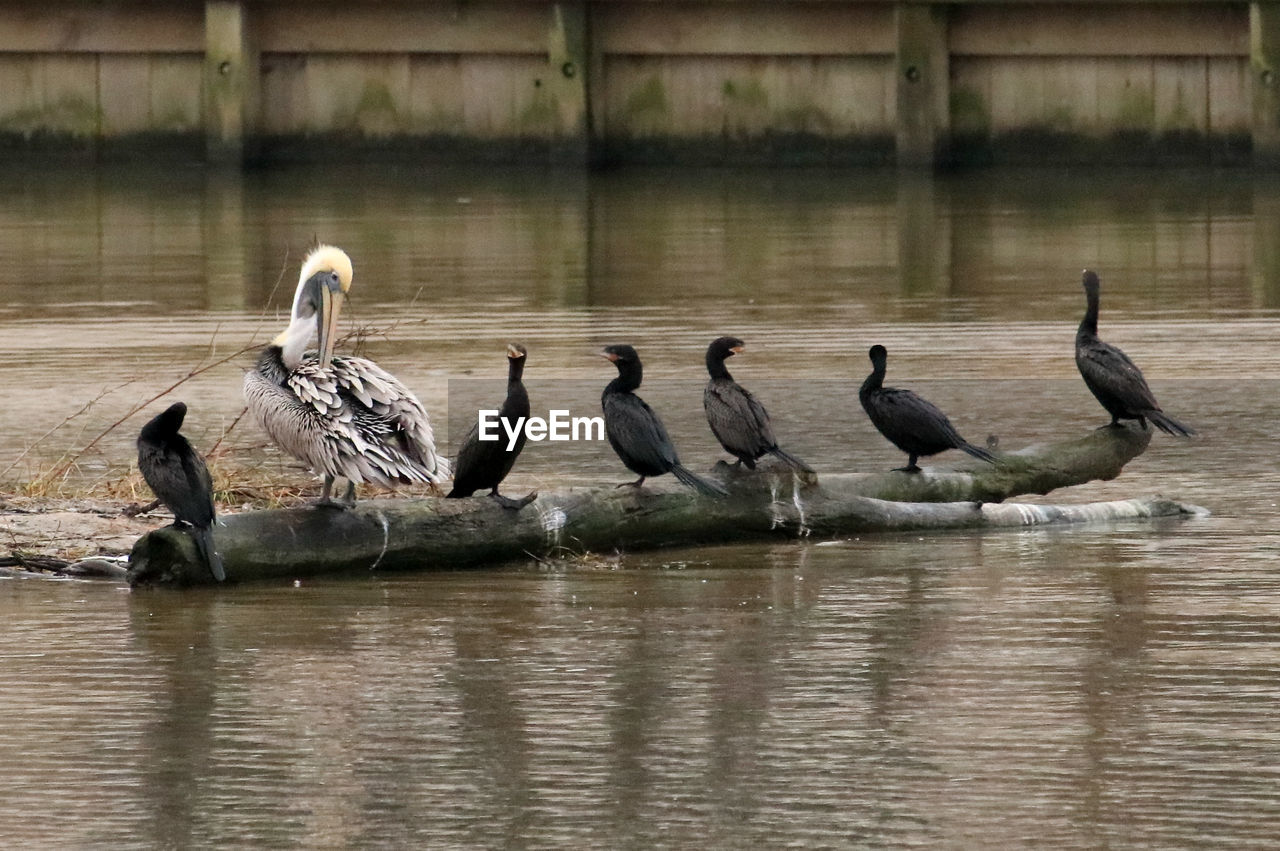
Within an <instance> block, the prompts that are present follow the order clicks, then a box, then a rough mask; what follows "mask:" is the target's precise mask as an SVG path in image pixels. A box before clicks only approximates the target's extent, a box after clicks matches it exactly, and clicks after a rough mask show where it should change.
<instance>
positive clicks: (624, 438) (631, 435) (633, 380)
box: [600, 346, 727, 496]
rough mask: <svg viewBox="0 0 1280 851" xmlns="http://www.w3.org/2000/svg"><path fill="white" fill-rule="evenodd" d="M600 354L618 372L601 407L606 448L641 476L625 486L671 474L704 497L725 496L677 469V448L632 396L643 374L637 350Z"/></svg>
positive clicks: (609, 350) (644, 405)
mask: <svg viewBox="0 0 1280 851" xmlns="http://www.w3.org/2000/svg"><path fill="white" fill-rule="evenodd" d="M600 354H601V356H602V357H605V358H608V359H609V360H611V361H613V364H614V366H616V367H617V368H618V377H617V378H615V379H613V380H612V381H610V382H609V384H608V386H607V387H605V388H604V394H603V395H602V396H601V397H600V406H601V407H602V408H603V409H604V432H605V436H606V437H608V438H609V445H610V446H612V447H613V451H614V452H616V453H618V457H619V458H621V459H622V463H623V464H626V465H627V469H629V470H631V472H633V473H637V474H639V476H640V478H639V479H637V480H636V481H634V482H628V483H627V484H630V485H632V486H634V487H639V486H640V485H642V484H644V480H645V479H646V478H648V477H649V476H661V475H662V474H663V473H672V474H674V475H675V477H676V478H677V479H679V480H680V481H681V482H683V483H684V484H686V485H688V486H689V487H691V488H695V489H697V490H698V491H700V492H702V493H704V494H708V495H711V496H725V495H726V494H727V491H725V490H724V488H722V487H720V486H719V485H717V484H715V483H714V482H709V481H707V480H706V479H704V478H702V477H701V476H698V475H696V474H694V473H692V472H691V471H689V470H687V469H685V468H684V467H682V466H681V465H680V459H679V458H678V457H677V456H676V448H675V447H674V446H673V445H672V444H671V438H670V437H668V436H667V430H666V428H664V427H663V425H662V420H660V419H658V415H657V414H656V413H654V411H653V409H652V408H650V407H649V405H648V404H647V403H646V402H645V401H644V400H643V399H641V398H640V397H639V396H637V395H636V394H635V393H634V392H633V391H635V389H636V388H638V387H639V386H640V380H641V378H642V377H643V374H644V368H643V366H641V364H640V356H639V355H638V354H636V350H635V349H633V348H632V347H631V346H607V347H605V349H604V351H602V352H601V353H600ZM619 487H621V486H619Z"/></svg>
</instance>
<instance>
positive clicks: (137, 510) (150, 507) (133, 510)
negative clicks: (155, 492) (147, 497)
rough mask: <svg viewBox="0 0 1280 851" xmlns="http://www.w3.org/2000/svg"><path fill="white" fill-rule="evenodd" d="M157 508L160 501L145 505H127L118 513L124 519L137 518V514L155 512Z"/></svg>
mask: <svg viewBox="0 0 1280 851" xmlns="http://www.w3.org/2000/svg"><path fill="white" fill-rule="evenodd" d="M159 507H160V500H158V499H153V500H151V501H150V502H148V503H147V504H146V505H138V504H137V503H134V504H133V505H127V506H125V507H124V508H123V509H122V510H121V511H120V513H121V514H123V515H124V516H125V517H137V516H138V515H139V514H146V513H147V512H148V511H155V510H156V509H157V508H159Z"/></svg>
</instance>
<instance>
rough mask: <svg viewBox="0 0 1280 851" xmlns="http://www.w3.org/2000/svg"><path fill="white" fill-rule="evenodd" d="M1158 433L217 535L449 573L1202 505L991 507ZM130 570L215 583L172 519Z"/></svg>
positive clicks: (252, 576)
mask: <svg viewBox="0 0 1280 851" xmlns="http://www.w3.org/2000/svg"><path fill="white" fill-rule="evenodd" d="M1150 438H1151V435H1150V433H1147V432H1141V431H1137V430H1135V429H1132V428H1106V429H1100V430H1098V431H1096V432H1093V433H1091V434H1089V435H1087V436H1086V437H1084V438H1082V439H1078V440H1073V441H1067V442H1064V443H1058V444H1052V445H1046V446H1040V447H1030V448H1028V449H1025V450H1022V451H1021V452H1018V453H1010V454H1008V455H1004V456H1002V460H1003V462H1004V463H1002V464H1001V465H999V466H992V465H988V464H985V463H982V462H973V463H972V464H970V465H969V466H968V467H966V469H964V470H959V471H942V470H939V469H936V468H926V469H925V470H924V471H923V472H920V473H916V474H908V473H901V472H891V473H885V474H879V475H872V476H866V475H853V474H834V475H823V476H822V478H821V482H815V481H812V480H810V481H802V480H801V479H799V478H797V477H795V476H794V475H793V474H792V473H791V471H790V470H789V469H786V468H782V467H762V468H761V469H759V470H757V471H755V472H747V471H745V470H743V471H740V470H738V469H736V468H729V467H727V466H722V467H720V468H718V469H717V471H716V472H717V473H718V474H720V476H721V478H722V479H723V480H724V481H726V483H727V484H728V486H729V488H730V491H731V494H730V496H729V497H727V498H723V499H714V498H709V497H705V496H701V495H699V494H697V493H695V492H693V491H692V490H689V489H687V488H683V487H680V486H679V485H678V484H675V483H674V482H672V483H666V482H659V483H657V484H655V485H654V486H653V487H649V486H646V487H644V488H643V489H639V490H636V489H632V488H615V487H599V488H583V489H577V490H573V489H570V490H565V491H557V492H554V493H544V494H542V495H541V496H539V497H538V499H537V501H536V502H534V503H532V504H531V505H529V506H528V507H526V508H524V509H523V510H521V511H518V512H516V511H510V510H507V509H504V508H502V507H500V506H499V505H497V504H496V503H495V502H494V501H493V500H490V499H488V498H484V497H480V498H475V499H469V500H444V499H395V500H368V501H365V502H362V503H360V504H359V505H357V507H356V508H354V509H352V510H342V509H334V508H314V507H304V508H293V509H285V510H277V511H256V512H249V513H245V514H236V515H231V516H228V517H226V518H225V519H224V521H223V523H222V524H221V525H220V526H218V527H217V529H215V538H216V541H217V545H218V549H219V551H220V552H221V553H222V558H223V563H224V565H225V567H226V571H227V575H228V577H229V578H230V579H231V580H234V581H240V582H244V581H251V580H259V579H273V578H274V579H295V578H303V577H308V576H316V575H320V574H325V573H335V572H342V571H357V570H363V571H367V570H405V569H431V568H436V569H449V568H456V567H463V566H468V565H477V564H483V563H490V562H496V561H502V560H507V559H514V558H521V557H525V556H528V555H532V556H543V555H555V554H557V553H563V552H574V553H578V552H586V551H595V552H602V551H613V550H616V549H621V550H627V549H653V548H657V547H666V546H678V545H693V544H708V543H717V542H724V541H733V540H750V539H765V538H769V537H800V536H805V535H811V534H812V535H846V534H856V533H862V532H868V531H876V530H904V529H954V528H981V527H996V526H1028V525H1036V524H1043V523H1056V522H1079V521H1087V520H1105V519H1119V518H1126V517H1153V516H1164V515H1178V514H1192V513H1200V512H1201V511H1202V510H1201V509H1197V508H1195V507H1193V506H1185V505H1182V504H1180V503H1177V502H1172V501H1169V500H1162V499H1141V500H1120V501H1117V502H1105V503H1092V504H1088V505H1074V506H1046V505H999V504H992V503H998V502H999V501H1001V500H1003V499H1005V498H1007V497H1010V496H1016V495H1018V494H1024V493H1045V492H1048V491H1049V490H1052V489H1054V488H1059V487H1065V486H1068V485H1072V484H1081V483H1083V482H1087V481H1090V480H1094V479H1111V478H1114V477H1115V476H1117V475H1118V474H1119V473H1120V470H1121V468H1122V467H1123V466H1124V464H1125V463H1127V462H1128V461H1129V460H1131V459H1133V458H1134V457H1136V456H1137V455H1139V454H1141V453H1142V451H1143V450H1144V449H1145V448H1146V446H1147V443H1148V442H1149V441H1150ZM891 500H892V501H891ZM983 503H986V504H983ZM129 574H130V581H131V582H132V583H133V584H152V583H155V584H196V583H207V582H210V581H212V580H211V577H210V576H209V574H208V572H207V570H206V569H205V568H204V566H203V565H202V564H201V563H200V561H199V558H198V557H197V555H196V550H195V546H194V543H193V542H192V540H191V538H190V537H189V536H188V535H186V534H185V533H183V532H181V531H179V530H176V529H173V528H164V529H159V530H156V531H154V532H151V533H149V534H147V535H144V536H143V537H142V538H141V539H139V540H138V542H137V544H136V545H135V546H134V548H133V553H132V555H131V557H130V571H129Z"/></svg>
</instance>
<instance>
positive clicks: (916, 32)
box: [894, 2, 951, 167]
mask: <svg viewBox="0 0 1280 851" xmlns="http://www.w3.org/2000/svg"><path fill="white" fill-rule="evenodd" d="M894 29H895V31H896V33H897V49H896V51H895V56H894V59H895V71H896V81H897V82H896V85H895V88H896V89H897V106H898V128H897V159H898V165H901V166H909V167H930V166H933V165H934V164H935V163H937V162H938V161H939V160H940V159H942V158H943V157H945V156H946V148H947V145H948V135H949V133H950V127H951V118H950V97H951V80H950V74H951V69H950V59H949V54H948V47H947V8H946V6H942V5H931V4H927V3H902V2H900V3H897V4H896V5H895V6H894Z"/></svg>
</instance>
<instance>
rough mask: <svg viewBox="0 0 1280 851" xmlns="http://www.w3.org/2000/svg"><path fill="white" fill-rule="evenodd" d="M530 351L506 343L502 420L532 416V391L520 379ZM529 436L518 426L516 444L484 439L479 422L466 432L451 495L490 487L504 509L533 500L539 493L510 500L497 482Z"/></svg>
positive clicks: (515, 507)
mask: <svg viewBox="0 0 1280 851" xmlns="http://www.w3.org/2000/svg"><path fill="white" fill-rule="evenodd" d="M527 354H528V352H527V351H526V350H525V347H524V346H522V345H520V344H519V343H508V344H507V398H506V399H505V400H503V402H502V407H501V408H500V409H499V410H498V418H499V420H500V421H503V422H507V423H515V422H517V421H527V420H528V419H529V392H528V391H527V390H525V387H524V381H522V380H521V378H522V376H523V375H524V364H525V356H526V355H527ZM527 438H528V435H527V434H526V433H525V430H524V429H523V428H521V429H519V432H518V434H517V436H516V441H515V445H514V446H512V447H511V448H510V449H507V440H506V439H505V438H503V439H500V440H481V439H480V424H479V423H478V422H477V423H476V424H475V425H473V426H472V427H471V431H469V432H468V433H467V439H466V441H465V442H464V443H463V444H462V449H461V450H459V452H458V458H457V460H456V461H455V462H454V465H453V469H454V473H453V490H451V491H449V493H448V496H449V497H450V498H454V499H457V498H459V497H466V496H471V495H472V494H473V493H475V492H476V491H478V490H484V489H487V488H488V489H491V490H489V496H491V497H493V499H494V500H496V501H497V503H498V504H499V505H501V506H502V507H503V508H512V509H520V508H524V507H525V506H526V505H528V504H529V503H531V502H533V501H534V500H535V499H536V498H537V496H538V494H537V492H534V493H531V494H528V495H526V496H523V497H521V498H520V499H511V498H510V497H505V496H503V495H502V494H500V493H498V485H500V484H502V480H503V479H505V478H506V477H507V473H510V472H511V468H512V467H513V466H514V465H515V463H516V458H518V457H519V456H520V451H521V450H523V449H524V444H525V440H526V439H527Z"/></svg>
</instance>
